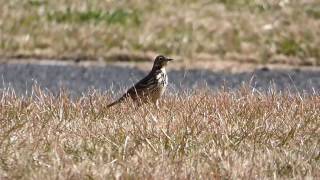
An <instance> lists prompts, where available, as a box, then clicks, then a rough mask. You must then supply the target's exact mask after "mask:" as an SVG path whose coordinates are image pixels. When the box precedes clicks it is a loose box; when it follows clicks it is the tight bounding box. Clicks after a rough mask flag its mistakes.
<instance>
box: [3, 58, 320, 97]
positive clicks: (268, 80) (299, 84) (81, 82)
mask: <svg viewBox="0 0 320 180" xmlns="http://www.w3.org/2000/svg"><path fill="white" fill-rule="evenodd" d="M168 73H169V75H168V76H169V82H170V86H169V92H177V91H180V90H181V89H188V90H194V89H196V88H198V87H205V86H207V87H209V88H211V89H213V90H217V89H219V88H221V87H222V86H226V87H227V88H230V89H237V88H239V86H241V85H242V84H243V83H247V84H248V83H249V82H251V83H250V86H251V87H252V88H256V89H258V90H260V91H268V90H269V89H270V88H271V87H276V89H277V90H278V91H284V90H290V91H291V92H292V93H297V92H299V93H308V94H313V93H316V94H319V93H320V70H314V71H305V70H290V71H289V70H286V71H284V70H282V71H276V70H255V71H253V72H246V73H237V74H229V73H224V72H212V71H208V70H181V71H178V70H173V71H169V72H168ZM145 74H146V72H143V71H141V70H138V69H134V68H128V67H119V66H113V65H108V66H104V67H97V66H90V67H84V66H76V65H39V64H0V76H1V81H2V82H1V83H0V89H4V88H8V87H12V88H14V89H15V91H16V92H17V93H18V94H20V95H23V94H26V93H27V94H30V92H31V87H32V86H33V85H34V84H35V83H37V84H38V85H40V86H41V88H43V89H47V90H49V91H52V92H54V93H57V92H58V91H59V89H60V87H64V88H65V89H68V90H69V91H70V93H71V95H72V96H79V95H81V94H83V93H86V92H87V91H88V90H89V89H92V88H94V89H97V90H101V91H113V92H119V91H118V90H119V89H120V90H121V91H120V92H123V90H124V88H126V87H128V86H130V85H132V84H133V83H134V82H136V81H137V80H139V79H140V78H142V77H143V76H144V75H145Z"/></svg>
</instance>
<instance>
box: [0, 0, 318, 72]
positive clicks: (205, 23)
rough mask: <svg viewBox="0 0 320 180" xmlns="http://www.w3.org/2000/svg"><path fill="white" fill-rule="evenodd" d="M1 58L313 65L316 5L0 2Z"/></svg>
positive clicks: (304, 1)
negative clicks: (167, 59) (166, 58)
mask: <svg viewBox="0 0 320 180" xmlns="http://www.w3.org/2000/svg"><path fill="white" fill-rule="evenodd" d="M0 28H1V29H0V30H1V33H0V56H1V58H4V59H5V58H8V57H16V58H20V57H23V58H38V59H45V58H50V59H66V60H70V59H76V60H105V61H119V60H122V61H144V60H146V59H149V58H150V57H153V56H154V55H155V54H159V53H162V54H166V55H170V56H173V57H175V58H177V59H183V60H185V61H188V62H192V61H200V60H210V61H216V60H221V61H237V62H251V63H258V64H270V63H271V64H272V63H276V64H294V65H309V66H310V65H319V64H320V49H319V48H320V39H319V38H318V37H319V36H320V2H319V1H318V0H290V1H289V0H268V1H260V0H239V1H230V0H213V1H206V0H200V1H196V0H177V1H171V0H162V1H142V0H133V1H130V2H127V1H98V0H92V1H77V0H73V1H69V0H56V1H49V0H25V1H20V0H10V1H7V0H0Z"/></svg>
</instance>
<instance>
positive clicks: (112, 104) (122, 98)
mask: <svg viewBox="0 0 320 180" xmlns="http://www.w3.org/2000/svg"><path fill="white" fill-rule="evenodd" d="M125 99H126V96H122V97H121V98H119V99H118V100H116V101H114V102H113V103H111V104H108V105H107V108H110V107H112V106H114V105H116V104H119V103H121V102H122V101H124V100H125Z"/></svg>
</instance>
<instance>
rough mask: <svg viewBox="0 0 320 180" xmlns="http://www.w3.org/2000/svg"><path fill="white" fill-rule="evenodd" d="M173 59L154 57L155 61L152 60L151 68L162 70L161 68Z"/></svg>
mask: <svg viewBox="0 0 320 180" xmlns="http://www.w3.org/2000/svg"><path fill="white" fill-rule="evenodd" d="M172 60H173V59H171V58H167V57H165V56H163V55H159V56H157V57H156V59H155V60H154V64H153V68H157V69H158V68H159V69H160V68H162V67H165V66H166V65H167V63H168V62H169V61H172Z"/></svg>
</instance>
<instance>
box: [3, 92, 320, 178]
mask: <svg viewBox="0 0 320 180" xmlns="http://www.w3.org/2000/svg"><path fill="white" fill-rule="evenodd" d="M110 101H111V98H110V96H109V95H105V94H101V93H98V92H95V91H92V92H89V93H87V94H85V95H83V97H81V98H79V99H76V100H70V99H69V98H68V97H67V93H62V94H61V95H59V96H57V97H54V96H52V95H50V94H49V93H44V92H43V91H41V90H39V89H38V88H35V89H34V91H33V97H25V98H22V97H17V96H16V95H15V94H14V92H13V91H11V90H8V89H6V90H2V91H1V95H0V111H1V113H0V119H1V121H0V123H1V125H0V147H1V148H0V174H1V177H0V178H1V179H3V178H8V179H21V178H22V179H106V178H107V179H109V178H119V177H120V178H124V179H129V178H135V179H145V178H147V179H153V178H155V179H169V178H179V179H195V178H199V179H204V178H212V179H220V178H223V179H238V178H243V179H249V178H250V179H265V178H270V179H271V178H295V179H301V178H306V177H310V178H311V177H313V178H315V179H317V178H319V177H320V136H319V134H320V97H319V95H306V96H302V95H294V94H290V93H282V94H280V93H275V92H273V91H270V92H268V93H259V92H254V91H250V90H248V89H246V88H243V89H240V90H239V91H237V92H228V91H226V90H220V91H219V92H215V93H214V92H210V91H207V90H201V91H198V92H192V93H182V94H179V95H178V94H177V95H167V96H166V97H165V98H164V100H163V101H162V103H161V105H162V110H161V111H158V110H157V109H154V108H153V107H147V106H144V107H141V108H138V109H137V108H133V107H131V104H130V103H128V104H123V105H121V106H120V107H117V108H113V109H106V108H105V106H106V104H107V102H110Z"/></svg>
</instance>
